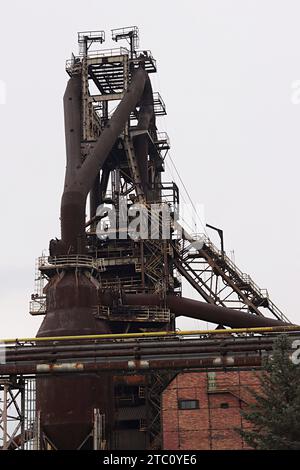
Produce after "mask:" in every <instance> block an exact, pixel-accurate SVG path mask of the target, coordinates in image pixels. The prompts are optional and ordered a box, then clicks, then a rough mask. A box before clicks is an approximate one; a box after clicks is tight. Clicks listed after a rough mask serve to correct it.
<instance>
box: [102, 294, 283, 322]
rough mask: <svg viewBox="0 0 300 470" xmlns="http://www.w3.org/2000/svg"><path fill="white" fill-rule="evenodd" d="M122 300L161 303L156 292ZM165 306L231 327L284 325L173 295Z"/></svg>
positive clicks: (126, 301)
mask: <svg viewBox="0 0 300 470" xmlns="http://www.w3.org/2000/svg"><path fill="white" fill-rule="evenodd" d="M107 300H108V299H106V301H107ZM123 302H124V304H125V305H149V306H152V305H153V306H160V305H161V304H162V300H161V298H160V296H159V295H156V294H124V296H123ZM166 306H167V308H169V309H170V310H171V312H172V313H174V314H175V316H176V317H181V316H185V317H190V318H195V319H196V320H203V321H208V322H211V323H216V324H221V325H224V326H230V327H231V328H244V327H245V328H250V327H260V326H280V325H286V323H285V322H283V321H280V320H273V319H272V318H267V317H260V316H258V315H254V314H251V313H245V312H241V311H239V310H233V309H230V308H225V307H218V306H217V305H213V304H207V303H205V302H200V301H199V300H193V299H187V298H185V297H177V296H174V295H168V296H167V298H166Z"/></svg>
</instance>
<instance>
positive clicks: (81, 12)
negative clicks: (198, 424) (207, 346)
mask: <svg viewBox="0 0 300 470" xmlns="http://www.w3.org/2000/svg"><path fill="white" fill-rule="evenodd" d="M147 5H149V6H148V7H147ZM299 16H300V4H299V2H298V1H296V0H295V1H291V0H277V1H276V0H248V1H247V0H231V1H229V0H218V1H217V0H206V1H204V0H197V1H191V0H187V1H185V2H182V1H181V2H179V1H170V0H168V1H165V2H162V1H156V0H152V1H151V2H149V3H147V2H145V1H124V0H123V1H120V0H115V1H114V2H113V4H111V3H109V2H104V1H102V0H101V1H99V0H98V1H93V0H89V1H86V2H82V1H78V0H64V1H63V2H61V1H60V2H58V1H51V2H50V1H48V0H44V1H43V2H39V1H37V0H23V1H21V0H19V1H12V2H10V3H6V2H2V5H1V17H0V44H1V47H0V54H1V56H0V57H1V62H0V80H2V81H4V82H5V84H6V87H7V100H6V104H2V105H1V104H0V155H1V184H0V204H1V220H2V224H1V229H2V231H1V243H0V314H1V322H0V337H8V336H9V337H17V336H19V337H20V336H26V335H27V336H28V335H34V334H35V332H36V330H37V328H38V325H39V323H40V321H41V318H32V317H30V316H29V314H28V313H27V312H28V301H29V297H30V294H31V292H32V291H33V277H34V263H35V258H36V257H37V256H39V255H40V254H41V252H42V250H43V249H44V248H47V247H48V242H49V239H50V238H52V237H54V236H59V205H60V195H61V191H62V184H63V177H64V167H65V148H64V134H63V114H62V96H63V93H64V88H65V85H66V82H67V75H66V73H65V71H64V65H65V60H66V59H67V58H69V57H70V54H71V52H72V51H74V52H77V31H84V30H97V29H105V30H106V32H107V37H108V39H109V37H110V29H111V28H117V27H122V26H129V25H137V26H139V28H140V38H141V48H142V49H151V50H152V53H153V55H154V57H155V58H156V59H157V62H158V74H157V76H156V77H153V81H154V89H155V90H157V91H158V90H159V91H160V92H161V94H162V96H163V98H164V100H165V102H166V105H167V110H168V116H167V117H166V118H164V119H162V120H161V122H160V123H159V125H160V127H161V130H167V132H168V133H169V135H170V138H171V145H172V151H171V155H172V158H173V160H174V161H175V162H176V166H177V168H178V170H179V172H180V175H181V176H182V178H183V180H184V182H185V184H186V186H187V187H188V190H189V193H190V195H191V197H192V199H193V201H194V202H199V203H203V204H204V205H205V214H206V219H207V221H208V222H209V223H211V224H215V225H218V226H221V227H222V228H223V229H224V231H225V243H226V250H227V252H229V251H230V250H232V249H234V251H235V260H236V263H237V264H238V266H239V267H240V268H241V269H242V270H244V271H245V272H248V273H249V274H250V275H251V276H252V277H253V279H254V280H255V281H256V282H257V283H258V284H259V285H260V286H261V287H267V288H268V289H269V292H270V294H271V296H272V299H273V301H274V302H275V303H276V304H278V306H279V307H280V308H282V310H283V311H284V313H285V314H286V315H288V316H289V317H290V319H291V320H293V321H299V320H300V313H299V304H300V301H299V298H298V295H297V294H298V282H299V278H300V276H299V271H300V267H299V259H300V256H299V254H300V253H299V252H300V248H299V239H300V233H299V232H300V223H299V215H298V201H299V151H300V142H299V124H300V105H296V104H292V102H291V85H292V83H293V82H294V81H295V80H300V29H299ZM111 46H113V44H111V43H110V40H108V41H107V43H106V47H111ZM184 294H185V295H194V296H195V297H197V296H196V295H195V294H193V293H192V291H191V290H190V289H186V290H185V292H184ZM180 326H181V324H180ZM184 326H187V327H190V326H192V327H194V326H196V323H195V321H191V322H186V323H184Z"/></svg>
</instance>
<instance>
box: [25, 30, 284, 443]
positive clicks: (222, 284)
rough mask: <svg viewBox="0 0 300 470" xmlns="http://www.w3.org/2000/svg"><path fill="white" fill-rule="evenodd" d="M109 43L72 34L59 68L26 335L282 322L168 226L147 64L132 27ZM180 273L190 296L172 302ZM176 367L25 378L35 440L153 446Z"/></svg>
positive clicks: (212, 251)
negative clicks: (55, 153)
mask: <svg viewBox="0 0 300 470" xmlns="http://www.w3.org/2000/svg"><path fill="white" fill-rule="evenodd" d="M112 40H113V41H115V42H116V43H118V44H117V46H119V47H117V48H115V49H109V50H107V49H105V48H103V46H102V44H103V43H104V41H105V33H104V31H88V32H81V33H79V34H78V43H79V53H78V55H76V56H75V55H72V58H71V59H70V60H68V61H67V63H66V71H67V73H68V75H69V81H68V85H67V88H66V92H65V95H64V113H65V135H66V154H67V168H66V177H65V186H64V192H63V195H62V201H61V215H60V216H61V239H55V240H51V242H50V249H49V256H46V257H45V256H44V257H41V258H39V260H38V265H37V275H36V292H35V293H34V294H33V296H32V301H31V303H30V313H31V314H33V315H44V319H43V322H42V324H41V327H40V329H39V332H38V334H37V337H38V338H43V337H46V338H48V337H49V338H52V340H50V339H49V342H48V343H47V341H46V343H44V344H45V345H46V347H47V345H48V347H50V346H51V345H52V344H53V337H56V336H59V337H63V336H78V335H80V336H81V335H99V334H108V335H109V334H123V335H129V336H128V337H130V334H132V333H135V334H145V333H147V332H152V333H153V332H171V331H173V330H175V319H176V317H178V316H181V315H184V316H187V317H191V318H195V319H200V320H205V321H209V322H212V323H215V324H216V326H219V327H220V326H222V327H231V328H244V327H260V326H261V327H265V326H266V327H267V326H268V327H273V326H275V327H276V326H281V325H286V324H288V323H289V321H288V319H287V318H286V317H285V316H284V315H283V313H282V312H281V311H280V310H279V309H278V308H277V307H276V306H275V305H274V303H273V302H272V301H271V300H270V298H269V296H268V293H267V291H266V290H262V289H260V288H259V287H258V286H257V285H256V284H255V283H254V282H253V280H252V279H251V277H250V276H248V275H246V274H244V273H243V272H241V271H240V270H239V269H238V268H237V266H236V265H235V264H234V263H233V262H232V261H231V260H230V259H229V258H228V257H227V255H226V253H225V251H224V249H223V248H222V249H221V250H219V249H217V248H216V247H215V246H214V245H213V243H212V242H211V241H210V240H209V239H208V238H207V236H205V235H202V234H201V235H198V236H197V235H195V234H193V235H191V234H189V233H188V232H187V230H186V229H185V228H183V227H182V226H181V225H180V224H179V222H178V213H179V210H180V195H179V190H178V187H177V186H176V184H175V183H174V182H169V181H164V179H163V177H162V176H163V173H164V161H165V159H166V158H167V155H168V150H169V148H170V143H169V138H168V136H167V134H166V133H165V132H161V131H159V130H158V121H159V116H161V115H165V114H166V106H165V104H164V101H163V99H162V97H161V96H160V94H159V93H158V92H156V91H155V92H154V91H153V90H152V85H151V80H150V76H151V74H153V73H156V71H157V67H156V61H155V59H154V57H153V55H152V53H151V52H150V51H149V50H139V33H138V28H137V27H129V28H122V29H114V30H112ZM87 208H88V210H89V214H88V217H87V216H86V210H87ZM181 276H183V277H184V278H185V279H186V280H187V281H188V282H189V283H190V284H191V285H192V286H193V288H194V289H195V290H196V291H197V292H198V293H199V294H200V296H201V297H202V301H196V300H191V299H186V298H184V297H182V293H181ZM265 313H266V314H267V315H266V316H265ZM162 341H163V339H162ZM74 344H75V345H76V344H78V350H79V349H80V348H81V347H82V344H81V343H80V341H79V339H78V340H76V338H74ZM62 345H63V346H62V347H65V343H64V342H62ZM150 346H151V344H150V343H149V347H150ZM122 347H123V348H126V340H125V342H124V343H123V346H122ZM116 354H117V356H118V355H119V354H120V353H116ZM74 357H76V354H75V356H74ZM118 357H119V356H118ZM135 359H136V360H137V361H138V360H139V359H140V358H139V353H138V352H137V353H136V358H135ZM140 365H141V364H140ZM141 367H142V366H141ZM176 373H178V370H176V371H174V370H173V371H172V370H164V371H162V370H159V369H158V370H156V371H152V372H151V373H149V374H139V373H137V374H136V373H135V374H133V375H128V374H127V375H124V374H122V373H119V374H113V373H101V374H99V373H92V372H89V373H85V374H81V375H80V376H79V375H77V374H69V375H59V374H58V375H55V374H54V375H53V376H51V377H49V376H47V375H46V376H38V377H37V383H36V387H37V392H36V393H37V402H36V407H37V408H36V409H37V413H38V416H39V428H40V432H41V436H42V437H41V442H42V444H41V445H42V446H44V447H45V448H47V446H48V447H50V448H54V449H86V448H93V439H94V438H95V433H94V434H93V433H91V430H92V429H94V428H95V426H96V427H97V426H98V428H99V429H101V433H100V434H101V446H102V448H108V449H130V448H134V449H138V448H139V449H158V448H160V446H161V434H160V431H161V423H160V395H161V393H162V391H163V390H164V388H165V387H166V385H167V384H168V383H169V381H170V380H171V379H172V378H173V377H174V374H176ZM95 410H98V411H97V412H96V415H95ZM97 413H98V414H97ZM98 428H97V429H98ZM93 436H94V437H93ZM94 448H95V446H94Z"/></svg>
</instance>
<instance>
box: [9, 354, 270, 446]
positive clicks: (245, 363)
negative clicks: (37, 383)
mask: <svg viewBox="0 0 300 470" xmlns="http://www.w3.org/2000/svg"><path fill="white" fill-rule="evenodd" d="M261 364H262V357H261V356H260V355H253V356H245V355H241V356H216V355H215V356H214V357H208V358H189V359H181V358H178V359H156V360H146V359H145V360H140V359H136V360H129V361H128V360H127V361H126V360H124V361H103V362H84V363H81V364H80V367H79V364H78V367H77V368H76V369H74V368H73V369H72V370H71V369H70V368H68V367H67V366H65V370H63V369H61V372H59V369H58V368H57V369H56V370H53V369H52V368H51V367H48V366H49V364H38V365H35V364H22V365H15V364H6V365H0V374H1V375H9V374H23V375H33V374H34V375H38V376H40V375H53V377H51V383H52V381H53V379H54V377H55V379H56V380H57V381H59V384H60V386H61V390H63V391H64V393H65V392H66V393H67V397H66V400H63V402H64V403H66V402H68V403H69V405H68V408H67V409H68V410H69V411H70V410H71V408H72V406H71V403H70V394H69V393H70V391H71V390H72V385H74V387H73V392H74V397H75V396H77V398H78V394H77V393H75V391H76V392H77V391H79V392H80V391H82V392H84V391H86V390H87V387H88V386H91V385H92V383H90V382H88V381H87V382H86V383H85V381H84V380H83V375H84V374H85V373H90V372H101V371H102V372H116V373H120V372H121V373H123V374H126V373H129V372H132V373H135V372H138V373H143V372H145V373H149V372H151V370H173V369H176V370H184V369H211V370H213V369H216V370H217V369H219V368H234V367H248V368H249V367H250V368H252V367H260V366H261ZM60 373H61V374H62V375H63V376H64V375H65V374H69V375H70V378H73V379H74V383H71V381H70V382H68V381H60V380H59V379H60V377H57V375H58V374H60ZM79 375H82V376H81V377H80V380H78V379H76V377H77V376H79ZM93 377H94V375H93ZM104 377H105V375H103V376H102V380H103V378H104ZM38 380H43V379H42V378H39V379H38ZM45 380H46V381H47V377H46V378H45ZM65 380H67V379H65ZM46 383H47V382H46ZM57 383H58V382H57ZM79 383H82V385H83V388H82V389H81V388H80V390H79V389H78V384H79ZM48 384H49V382H48ZM75 385H76V386H75ZM51 388H52V387H51ZM48 392H49V391H48ZM54 395H55V396H53V400H52V399H51V404H52V406H53V407H55V410H56V409H57V408H58V407H59V408H60V409H61V412H63V415H64V413H65V411H66V409H65V407H63V406H62V405H61V402H60V403H57V392H56V393H54ZM67 398H68V399H67ZM86 398H87V397H86V396H85V399H84V403H83V402H80V401H79V403H78V407H76V408H75V411H77V416H81V415H82V411H83V409H84V407H85V409H87V408H89V403H87V401H86ZM59 401H60V400H59ZM72 401H73V396H72V399H71V402H72ZM80 403H81V404H80ZM79 410H80V411H79ZM78 413H79V414H78ZM63 415H60V414H57V416H56V419H57V420H59V421H57V424H58V422H59V423H60V424H61V426H62V427H63V426H64V424H66V428H65V429H67V423H65V421H62V420H61V418H59V416H63ZM75 416H76V413H75V412H74V419H75ZM88 421H89V420H88ZM74 422H75V421H74ZM74 422H73V421H72V423H74ZM82 424H83V422H81V423H80V425H82ZM86 424H87V423H86ZM54 426H55V423H54ZM49 428H50V426H49ZM55 432H56V431H55ZM60 437H63V436H61V433H60V432H59V438H60Z"/></svg>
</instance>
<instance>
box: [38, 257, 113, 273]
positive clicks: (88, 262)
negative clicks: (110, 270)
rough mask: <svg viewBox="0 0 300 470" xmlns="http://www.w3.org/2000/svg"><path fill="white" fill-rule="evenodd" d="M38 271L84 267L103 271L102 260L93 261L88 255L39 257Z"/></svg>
mask: <svg viewBox="0 0 300 470" xmlns="http://www.w3.org/2000/svg"><path fill="white" fill-rule="evenodd" d="M38 266H39V269H40V270H47V269H57V268H63V267H67V266H70V267H86V268H91V269H96V270H101V271H103V270H104V269H105V268H104V261H103V258H98V259H95V258H93V257H92V256H88V255H68V256H67V255H66V256H40V257H39V258H38Z"/></svg>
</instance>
